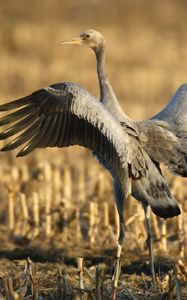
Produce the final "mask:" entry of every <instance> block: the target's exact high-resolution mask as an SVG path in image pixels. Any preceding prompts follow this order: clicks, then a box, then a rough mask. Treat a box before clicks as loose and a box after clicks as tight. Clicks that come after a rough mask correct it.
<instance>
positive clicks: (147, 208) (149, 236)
mask: <svg viewBox="0 0 187 300" xmlns="http://www.w3.org/2000/svg"><path fill="white" fill-rule="evenodd" d="M143 208H144V213H145V221H146V227H147V240H146V244H147V246H148V248H149V262H150V267H151V275H152V280H153V287H154V289H156V277H155V267H154V251H153V238H152V230H151V221H150V213H151V208H150V206H143Z"/></svg>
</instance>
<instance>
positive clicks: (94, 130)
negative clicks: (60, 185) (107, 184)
mask: <svg viewBox="0 0 187 300" xmlns="http://www.w3.org/2000/svg"><path fill="white" fill-rule="evenodd" d="M9 110H15V111H13V112H11V113H8V114H7V115H6V116H4V117H2V118H1V119H0V125H1V126H2V125H6V124H7V125H9V127H8V128H7V129H6V130H5V131H3V132H1V133H0V139H6V138H9V137H12V136H14V135H16V136H15V138H14V139H13V140H12V141H11V142H9V143H8V144H6V145H5V146H4V147H3V149H2V151H7V150H12V149H15V148H17V147H18V146H23V145H24V146H23V147H22V149H21V150H20V152H19V153H18V154H17V156H24V155H27V154H29V153H30V152H31V151H33V150H34V149H35V148H37V147H39V148H45V147H67V146H70V145H75V144H76V145H81V146H84V147H87V148H89V149H90V150H92V151H95V152H97V153H99V154H100V157H102V159H103V160H104V161H107V162H108V164H109V165H110V166H111V167H112V170H113V172H114V173H115V175H116V176H117V177H118V178H119V179H120V182H121V183H122V184H123V185H124V184H125V182H126V180H127V179H128V167H127V162H126V154H127V149H126V146H125V134H124V132H123V130H122V128H121V126H120V125H119V124H118V122H117V121H116V120H115V119H114V118H113V117H112V115H111V114H110V112H109V111H108V110H107V109H106V108H105V107H104V106H103V105H102V104H101V103H99V102H98V101H96V100H95V98H94V97H93V96H92V95H90V94H89V93H88V92H87V91H86V90H84V89H82V88H81V87H80V86H77V85H75V84H71V83H59V84H54V85H52V86H50V87H47V88H44V89H41V90H38V91H36V92H34V93H32V94H31V95H29V96H26V97H24V98H21V99H18V100H15V101H12V102H10V103H6V104H4V105H1V106H0V111H9ZM126 137H127V138H128V136H126Z"/></svg>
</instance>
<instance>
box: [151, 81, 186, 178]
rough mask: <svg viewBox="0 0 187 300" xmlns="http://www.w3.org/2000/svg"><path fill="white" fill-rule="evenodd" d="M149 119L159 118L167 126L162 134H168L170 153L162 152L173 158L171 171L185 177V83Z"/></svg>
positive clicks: (155, 119)
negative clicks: (165, 104) (161, 108)
mask: <svg viewBox="0 0 187 300" xmlns="http://www.w3.org/2000/svg"><path fill="white" fill-rule="evenodd" d="M151 120H152V121H157V120H160V121H161V122H163V124H164V123H165V125H166V126H167V127H168V128H167V129H168V131H164V134H166V135H167V134H168V132H169V134H170V138H169V139H168V142H169V141H171V146H170V149H172V153H171V154H172V155H169V153H168V151H167V152H166V151H165V152H164V151H163V154H164V153H165V157H166V156H167V157H173V159H174V160H175V162H172V166H171V168H170V169H171V171H172V172H174V173H176V174H179V175H181V176H184V177H187V84H183V85H181V86H180V87H179V89H178V91H177V93H176V94H175V96H174V97H173V98H172V100H171V101H170V102H169V103H168V105H167V106H166V107H165V108H164V109H163V110H162V111H161V112H159V113H158V114H156V115H155V116H154V117H153V118H152V119H151ZM174 139H175V140H176V141H174ZM172 140H173V142H172ZM158 141H159V138H158ZM165 145H166V143H165ZM168 146H169V145H168ZM168 146H167V147H168Z"/></svg>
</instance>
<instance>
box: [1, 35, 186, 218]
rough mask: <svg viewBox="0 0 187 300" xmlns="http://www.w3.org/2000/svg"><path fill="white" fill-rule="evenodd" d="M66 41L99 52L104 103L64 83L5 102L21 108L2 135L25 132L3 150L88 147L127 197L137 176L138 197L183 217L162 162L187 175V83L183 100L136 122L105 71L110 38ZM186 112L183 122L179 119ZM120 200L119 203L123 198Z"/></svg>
mask: <svg viewBox="0 0 187 300" xmlns="http://www.w3.org/2000/svg"><path fill="white" fill-rule="evenodd" d="M62 44H78V45H81V46H87V47H91V48H92V49H93V50H94V52H95V54H96V59H97V73H98V78H99V85H100V93H101V94H100V103H99V102H98V101H97V100H96V99H95V98H94V97H93V96H92V95H91V94H89V93H88V92H87V91H86V90H84V89H83V88H81V87H80V86H79V85H77V84H73V83H67V82H65V83H59V84H54V85H52V86H50V87H47V88H45V89H41V90H39V91H36V92H34V93H33V94H31V95H30V96H26V97H24V98H22V99H19V100H15V101H13V102H10V103H7V104H4V105H1V106H0V110H1V111H6V110H12V109H17V110H16V111H15V112H13V113H11V114H8V115H7V116H5V117H3V118H1V120H0V125H5V124H10V123H12V122H15V121H18V122H17V123H16V124H13V125H12V126H11V127H10V128H8V129H6V130H5V131H4V132H1V134H0V139H5V138H8V137H10V136H12V135H14V134H18V133H19V132H20V131H21V134H20V135H19V136H17V137H16V138H15V139H14V140H13V141H12V142H10V143H9V144H8V145H6V146H5V147H3V149H2V151H7V150H12V149H14V148H16V147H18V146H20V145H22V144H24V143H26V142H28V143H27V145H26V146H24V148H23V149H22V150H21V151H20V152H19V153H18V156H24V155H26V154H28V153H30V152H31V151H32V150H34V149H35V148H37V147H40V148H41V147H55V146H56V147H66V146H70V145H74V144H78V145H82V146H85V147H87V148H89V149H91V150H92V151H94V153H95V154H96V156H97V157H98V159H99V161H100V162H101V163H102V164H103V165H104V166H105V167H106V168H107V169H108V170H109V171H110V172H111V173H112V175H113V177H114V179H115V180H114V182H115V184H116V182H119V184H116V186H117V187H118V188H119V187H121V188H122V191H123V192H122V193H121V195H123V197H126V196H127V195H128V193H129V189H130V187H129V186H128V179H130V180H131V179H132V188H131V189H132V195H133V196H134V197H135V198H136V199H137V200H140V201H141V202H142V203H143V204H144V205H150V206H151V208H152V210H153V211H154V212H155V213H156V214H157V215H159V216H161V217H163V218H168V217H173V216H175V215H178V214H179V213H180V209H179V207H178V205H177V203H176V201H175V199H174V198H173V197H172V195H171V193H170V191H169V188H168V185H167V183H166V181H165V179H164V178H163V176H162V173H161V170H160V168H159V164H160V163H163V164H165V165H166V166H168V168H169V169H171V170H172V172H175V173H178V174H180V175H182V176H186V174H187V173H186V170H187V168H186V144H185V143H186V142H184V138H185V137H186V136H185V133H184V128H183V126H184V124H185V113H184V111H185V108H186V107H185V96H186V92H185V86H183V88H182V89H183V90H182V93H181V92H180V94H179V92H178V93H177V96H176V97H177V99H179V100H176V98H175V99H174V100H172V101H171V104H169V105H168V106H167V107H166V109H165V110H164V111H163V112H161V113H160V114H158V115H157V116H155V117H154V118H152V119H151V120H147V121H142V122H134V121H133V120H131V119H130V118H129V117H128V116H127V115H126V114H124V112H123V111H122V109H121V107H120V106H119V103H118V101H117V99H116V97H115V93H114V91H113V89H112V87H111V85H110V83H109V80H108V77H107V75H106V72H105V45H106V42H105V39H104V38H103V36H102V35H101V34H100V33H99V32H97V31H94V30H88V31H86V32H84V33H82V34H81V35H80V37H78V38H75V39H73V40H69V41H65V42H62ZM181 95H182V96H181ZM181 99H183V100H181ZM176 103H179V105H178V104H176ZM180 105H181V109H180V108H179V107H180ZM181 111H183V120H182V124H181V123H180V118H179V116H180V115H181ZM23 130H24V131H23ZM116 201H117V202H119V203H120V202H123V199H116ZM119 206H122V204H119ZM119 213H120V212H119Z"/></svg>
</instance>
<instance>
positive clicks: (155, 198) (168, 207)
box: [132, 160, 181, 219]
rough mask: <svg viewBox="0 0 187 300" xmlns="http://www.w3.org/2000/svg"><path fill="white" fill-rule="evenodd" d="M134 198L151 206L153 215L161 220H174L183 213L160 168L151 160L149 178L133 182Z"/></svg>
mask: <svg viewBox="0 0 187 300" xmlns="http://www.w3.org/2000/svg"><path fill="white" fill-rule="evenodd" d="M132 196H133V197H134V198H135V199H137V200H139V201H141V202H142V203H143V204H145V205H150V206H151V209H152V211H153V213H154V214H156V215H157V216H159V217H161V218H164V219H167V218H172V217H174V216H178V215H179V214H180V213H181V211H180V208H179V206H178V203H177V201H176V200H175V198H174V197H173V196H172V194H171V192H170V189H169V186H168V184H167V182H166V180H165V178H164V177H163V175H162V173H161V170H160V168H159V166H157V165H155V164H154V162H152V161H151V160H150V162H149V169H148V172H147V176H146V177H143V178H141V179H139V180H134V181H133V182H132Z"/></svg>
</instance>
